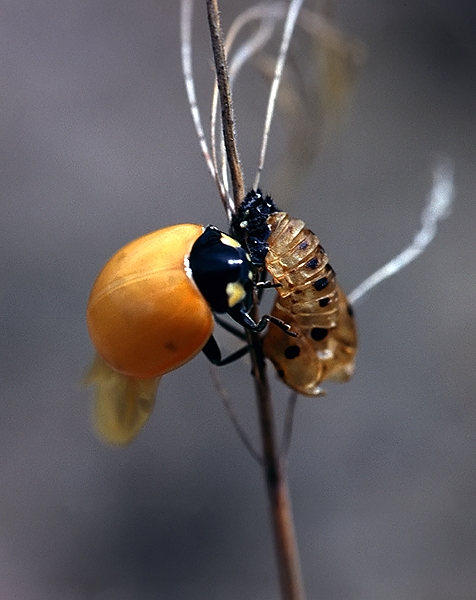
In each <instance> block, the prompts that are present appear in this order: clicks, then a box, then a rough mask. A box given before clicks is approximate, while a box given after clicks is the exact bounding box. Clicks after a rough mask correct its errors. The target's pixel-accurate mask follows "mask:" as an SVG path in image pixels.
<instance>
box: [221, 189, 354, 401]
mask: <svg viewBox="0 0 476 600" xmlns="http://www.w3.org/2000/svg"><path fill="white" fill-rule="evenodd" d="M232 232H233V233H234V235H236V237H237V239H239V240H240V242H241V243H242V244H243V245H244V246H245V247H247V248H248V250H249V253H250V260H251V262H252V264H254V266H255V267H256V268H259V269H261V270H262V271H263V272H265V273H266V274H269V275H270V276H271V279H272V281H273V284H274V285H273V287H276V291H277V296H276V300H275V303H274V306H273V309H272V311H271V317H274V319H277V320H281V321H283V322H285V323H286V324H288V325H289V326H290V328H291V330H292V331H293V332H294V333H295V334H296V337H295V338H294V339H291V338H290V337H289V335H286V334H285V333H284V332H283V331H282V330H281V329H279V328H277V327H273V326H270V327H269V328H268V330H267V332H266V334H265V336H264V341H263V352H264V354H265V356H266V357H267V358H269V359H270V360H271V362H272V363H273V364H274V366H275V367H276V370H277V373H278V375H279V376H280V377H281V378H282V380H283V381H284V383H285V384H286V385H288V386H289V387H290V388H291V389H293V390H294V391H296V392H298V393H299V394H303V395H305V396H320V395H323V394H324V393H325V392H323V390H322V389H321V387H320V384H321V382H322V381H326V380H331V381H338V382H343V381H347V380H348V379H349V378H350V377H351V375H352V374H353V372H354V365H355V354H356V350H357V332H356V326H355V320H354V317H353V310H352V307H351V305H350V303H349V301H348V300H347V298H346V296H345V294H344V292H343V291H342V290H341V288H340V287H339V285H338V284H337V282H336V278H335V273H334V270H333V268H332V267H331V265H330V264H329V259H328V257H327V254H326V253H325V251H324V248H323V247H322V246H321V244H320V242H319V239H318V238H317V236H316V235H315V234H314V233H313V232H312V231H311V230H310V229H307V228H306V226H305V224H304V223H303V221H301V220H299V219H294V218H292V217H290V216H289V215H288V214H287V213H285V212H282V211H279V210H278V208H277V207H276V205H275V204H274V201H273V200H272V199H271V198H270V197H269V196H266V197H265V196H263V194H262V193H261V191H260V190H256V191H254V190H252V191H251V192H249V194H248V195H247V196H246V198H245V199H244V201H243V202H242V204H241V205H240V207H239V208H238V210H237V212H236V214H235V215H234V217H233V220H232Z"/></svg>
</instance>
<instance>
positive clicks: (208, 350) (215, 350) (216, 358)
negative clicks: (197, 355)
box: [202, 335, 250, 367]
mask: <svg viewBox="0 0 476 600" xmlns="http://www.w3.org/2000/svg"><path fill="white" fill-rule="evenodd" d="M249 350H250V348H249V346H243V348H240V349H239V350H237V351H236V352H233V353H232V354H230V356H227V357H226V358H222V357H221V351H220V347H219V346H218V344H217V341H216V339H215V338H214V337H213V335H212V336H210V339H209V340H208V342H207V343H206V344H205V346H204V347H203V348H202V352H203V353H204V354H205V356H206V357H207V358H208V360H209V361H210V362H211V363H212V364H214V365H216V366H217V367H223V366H225V365H229V364H230V363H232V362H234V361H235V360H238V359H239V358H241V357H242V356H244V355H245V354H247V353H248V352H249Z"/></svg>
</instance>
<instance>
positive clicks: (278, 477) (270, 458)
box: [249, 333, 305, 600]
mask: <svg viewBox="0 0 476 600" xmlns="http://www.w3.org/2000/svg"><path fill="white" fill-rule="evenodd" d="M249 343H250V346H251V348H250V354H251V360H252V372H253V377H254V382H255V391H256V398H257V403H258V412H259V419H260V430H261V443H262V447H263V459H264V475H265V480H266V486H267V489H268V497H269V500H270V505H271V521H272V525H273V531H274V540H275V550H276V557H277V562H278V570H279V578H280V585H281V597H282V599H283V600H304V598H305V594H304V589H303V585H302V574H301V566H300V561H299V552H298V548H297V544H296V536H295V532H294V524H293V516H292V508H291V502H290V499H289V492H288V486H287V482H286V476H285V472H284V469H283V465H282V462H281V460H280V456H279V452H278V450H277V446H276V436H275V427H274V414H273V406H272V402H271V393H270V389H269V382H268V378H267V375H266V363H265V360H264V356H263V350H262V345H261V340H260V339H259V337H258V336H257V335H256V334H253V333H249Z"/></svg>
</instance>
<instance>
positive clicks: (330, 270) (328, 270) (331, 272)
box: [326, 263, 336, 275]
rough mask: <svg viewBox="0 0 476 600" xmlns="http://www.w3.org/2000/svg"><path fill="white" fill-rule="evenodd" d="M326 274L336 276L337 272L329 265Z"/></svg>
mask: <svg viewBox="0 0 476 600" xmlns="http://www.w3.org/2000/svg"><path fill="white" fill-rule="evenodd" d="M326 272H327V273H328V274H329V275H335V274H336V272H335V271H334V269H333V268H332V265H331V264H330V263H327V266H326Z"/></svg>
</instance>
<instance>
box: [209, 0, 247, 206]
mask: <svg viewBox="0 0 476 600" xmlns="http://www.w3.org/2000/svg"><path fill="white" fill-rule="evenodd" d="M207 13H208V25H209V27H210V36H211V41H212V49H213V58H214V60H215V70H216V76H217V83H218V91H219V92H220V104H221V121H222V126H223V138H224V141H225V148H226V155H227V159H228V164H229V165H230V175H231V183H232V187H233V201H234V203H235V206H238V205H239V204H240V202H241V201H242V200H243V198H244V196H245V184H244V180H243V171H242V169H241V165H240V159H239V157H238V150H237V148H236V141H235V118H234V114H233V103H232V97H231V89H230V85H229V81H228V73H227V63H226V56H225V44H224V38H223V34H222V29H221V23H220V14H219V12H218V0H207Z"/></svg>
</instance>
